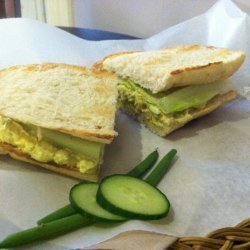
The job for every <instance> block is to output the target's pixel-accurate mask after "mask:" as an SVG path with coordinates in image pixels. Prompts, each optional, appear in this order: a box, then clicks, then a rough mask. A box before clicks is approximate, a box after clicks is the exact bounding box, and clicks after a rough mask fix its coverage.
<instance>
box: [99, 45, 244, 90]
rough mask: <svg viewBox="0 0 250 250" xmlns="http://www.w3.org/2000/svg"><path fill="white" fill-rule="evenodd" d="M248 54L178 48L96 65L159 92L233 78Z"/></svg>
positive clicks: (199, 47) (134, 53)
mask: <svg viewBox="0 0 250 250" xmlns="http://www.w3.org/2000/svg"><path fill="white" fill-rule="evenodd" d="M244 60H245V53H243V52H241V51H233V50H229V49H226V48H217V47H213V46H202V45H188V46H175V47H170V48H166V49H162V50H156V51H146V52H142V51H139V52H138V51H129V52H122V53H117V54H113V55H110V56H108V57H106V58H104V59H103V61H101V62H98V63H96V64H95V65H94V68H95V69H99V71H101V72H105V71H104V70H100V69H102V68H103V69H105V70H107V71H109V72H114V73H115V74H116V75H117V76H119V77H122V78H129V79H131V80H133V81H134V82H136V83H138V84H140V85H141V86H142V87H144V88H146V89H149V90H150V91H152V92H153V93H158V92H161V91H164V90H167V89H170V88H172V87H181V86H187V85H195V84H206V83H210V82H214V81H217V80H222V79H226V78H228V77H230V76H231V75H232V74H233V73H234V72H235V71H237V70H238V68H239V67H240V66H241V64H242V63H243V62H244Z"/></svg>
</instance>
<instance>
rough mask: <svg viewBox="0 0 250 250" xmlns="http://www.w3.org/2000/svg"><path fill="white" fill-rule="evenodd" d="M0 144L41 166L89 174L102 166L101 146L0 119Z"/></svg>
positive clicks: (102, 145)
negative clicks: (50, 165)
mask: <svg viewBox="0 0 250 250" xmlns="http://www.w3.org/2000/svg"><path fill="white" fill-rule="evenodd" d="M0 142H2V143H5V144H9V145H12V146H13V147H16V148H17V149H18V150H19V151H20V152H22V153H23V154H25V155H28V156H29V157H30V158H32V159H34V160H37V161H39V162H44V163H55V165H60V166H66V167H70V168H76V169H78V170H79V171H80V172H81V173H90V172H93V171H95V170H96V168H97V167H98V166H99V165H100V164H101V163H102V158H103V153H104V152H103V151H104V144H102V143H98V142H91V141H87V140H84V139H81V138H76V137H74V136H71V135H68V134H65V133H62V132H58V131H53V130H50V129H46V128H40V127H36V126H34V125H27V124H21V123H19V122H16V121H14V120H12V119H9V118H5V117H3V116H0Z"/></svg>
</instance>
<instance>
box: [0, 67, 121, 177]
mask: <svg viewBox="0 0 250 250" xmlns="http://www.w3.org/2000/svg"><path fill="white" fill-rule="evenodd" d="M0 89H1V98H0V150H1V151H2V152H4V153H7V154H9V155H10V156H12V157H13V158H15V159H18V160H21V161H25V162H30V163H32V164H35V165H38V166H41V167H43V168H46V169H48V170H52V171H54V172H57V173H61V174H65V175H68V176H72V177H75V178H78V179H83V180H91V181H96V180H98V177H99V169H100V165H101V164H102V162H103V154H104V147H105V144H108V143H111V141H112V140H113V138H114V137H115V136H116V135H117V133H116V131H115V130H114V121H115V113H116V101H117V80H116V78H115V77H114V76H113V75H111V74H108V73H96V72H93V71H91V70H89V69H87V68H84V67H79V66H73V65H67V64H33V65H25V66H14V67H10V68H7V69H4V70H1V71H0Z"/></svg>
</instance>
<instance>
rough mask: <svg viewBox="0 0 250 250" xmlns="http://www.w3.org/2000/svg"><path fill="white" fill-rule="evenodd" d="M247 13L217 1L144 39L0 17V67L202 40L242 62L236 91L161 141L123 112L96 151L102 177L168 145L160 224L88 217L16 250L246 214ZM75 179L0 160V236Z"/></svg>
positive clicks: (195, 229) (57, 199)
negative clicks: (95, 38)
mask: <svg viewBox="0 0 250 250" xmlns="http://www.w3.org/2000/svg"><path fill="white" fill-rule="evenodd" d="M249 20H250V19H249V17H248V16H247V15H246V14H245V13H244V12H243V11H242V10H240V9H239V8H238V7H237V6H236V5H235V4H233V3H232V2H231V1H227V0H222V1H218V2H217V3H216V4H215V5H214V6H213V7H212V8H211V9H210V10H209V11H207V12H206V13H204V14H203V15H200V16H197V17H194V18H192V19H190V20H188V21H186V22H184V23H180V24H178V25H176V26H173V27H171V28H169V29H167V30H165V31H163V32H161V33H159V34H157V35H155V36H152V37H150V38H148V39H145V40H135V41H128V40H124V41H121V40H120V41H100V42H91V41H86V40H83V39H80V38H77V37H75V36H73V35H70V34H68V33H66V32H64V31H62V30H59V29H57V28H55V27H52V26H49V25H46V24H43V23H39V22H36V21H32V20H27V19H2V20H0V37H1V39H0V68H5V67H8V66H12V65H16V64H28V63H44V62H58V63H69V64H79V65H87V66H90V65H92V64H93V63H94V62H96V61H98V60H100V59H102V58H103V57H104V56H106V55H108V54H110V53H114V52H119V51H125V50H153V49H159V48H163V47H166V46H171V45H183V44H207V45H214V46H221V47H228V48H232V49H238V50H244V51H245V52H246V54H247V60H246V62H245V63H244V65H243V66H242V67H241V69H240V70H239V71H238V72H237V73H236V74H235V75H234V76H233V77H231V78H230V82H231V83H232V84H233V85H235V86H236V87H237V89H238V90H239V92H240V93H241V95H242V96H241V97H240V98H238V99H237V100H235V101H233V102H231V103H229V104H227V105H225V106H223V107H221V108H220V109H218V110H216V111H214V112H213V113H211V114H209V115H207V116H205V117H203V118H201V119H197V120H195V121H193V122H191V123H189V124H188V125H187V126H185V127H183V128H181V129H179V130H177V131H175V132H173V133H172V134H170V135H169V136H167V137H166V138H161V137H158V136H156V135H154V134H152V133H151V132H150V131H148V130H147V129H145V128H144V127H142V126H141V125H140V124H139V123H137V122H135V121H134V120H132V119H131V118H130V117H128V116H127V115H125V114H121V113H119V114H118V116H117V122H116V130H117V131H118V133H119V136H118V137H117V138H116V139H115V140H114V142H113V143H112V144H111V145H108V146H107V148H106V153H105V159H104V165H103V167H102V176H106V175H110V174H114V173H126V172H127V171H128V170H129V169H131V168H132V167H133V166H134V165H135V164H137V163H138V162H140V161H141V159H143V158H144V157H145V156H146V155H147V154H148V153H149V152H151V151H153V150H154V149H155V148H158V149H159V153H160V156H161V157H162V156H163V155H164V154H165V153H166V152H167V151H168V150H170V149H171V148H176V149H177V150H178V159H177V161H176V162H175V164H174V166H173V167H172V168H171V169H170V171H168V173H167V175H166V176H165V177H164V179H163V180H162V181H161V183H160V185H159V188H160V189H161V190H162V191H163V192H164V193H165V194H166V195H167V196H168V198H169V200H170V202H171V210H170V213H169V215H168V216H167V218H165V219H163V220H160V221H152V222H150V221H146V222H143V221H136V220H134V221H128V222H126V223H119V224H105V223H96V224H94V225H92V226H89V227H86V228H83V229H80V230H77V231H75V232H72V233H70V234H67V235H65V236H62V237H58V238H56V239H54V240H50V241H47V242H44V243H40V244H39V245H36V244H34V245H30V246H25V247H24V248H23V249H52V250H57V249H60V250H61V249H69V248H70V249H73V248H84V247H87V246H90V245H93V244H97V243H98V242H101V241H104V240H106V239H108V238H110V237H112V236H114V235H117V234H118V233H121V232H125V231H130V230H145V231H153V232H158V233H164V234H168V235H175V236H177V237H178V236H188V235H197V236H199V235H204V234H205V233H206V232H209V231H212V230H214V229H216V228H220V227H225V226H228V225H234V224H237V223H238V222H239V221H241V220H243V219H244V218H247V217H249V214H250V206H249V204H250V195H249V194H250V181H249V180H250V164H249V162H250V154H249V152H250V129H249V124H250V101H249V99H248V98H249V96H250V85H249V83H250V75H249V74H250V71H249V60H248V55H249V51H250V41H249V39H250V38H249V37H250V36H249V30H250V21H249ZM76 183H77V180H74V179H71V178H67V177H63V176H59V175H56V174H54V173H50V172H47V171H44V170H41V169H39V168H37V167H34V166H32V165H28V164H25V163H21V162H18V161H15V160H12V159H10V158H9V157H7V156H1V157H0V238H3V237H5V236H6V235H7V234H9V233H13V232H15V231H18V230H22V229H25V228H28V227H31V226H34V225H35V222H36V221H37V220H38V219H40V218H41V217H43V216H45V215H46V214H48V213H50V212H51V211H53V210H55V209H57V208H60V207H61V206H64V205H65V204H67V203H68V202H69V201H68V194H69V190H70V188H71V187H72V186H73V185H74V184H76Z"/></svg>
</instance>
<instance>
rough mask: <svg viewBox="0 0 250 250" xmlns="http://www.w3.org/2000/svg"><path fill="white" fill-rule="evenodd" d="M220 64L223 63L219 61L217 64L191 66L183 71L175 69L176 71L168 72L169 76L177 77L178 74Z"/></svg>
mask: <svg viewBox="0 0 250 250" xmlns="http://www.w3.org/2000/svg"><path fill="white" fill-rule="evenodd" d="M221 63H223V62H222V61H219V62H212V63H208V64H206V65H201V66H193V67H187V68H184V69H177V70H174V71H172V72H170V74H171V75H178V74H181V73H183V72H187V71H191V70H199V69H204V68H207V67H211V66H213V65H217V64H221Z"/></svg>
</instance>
